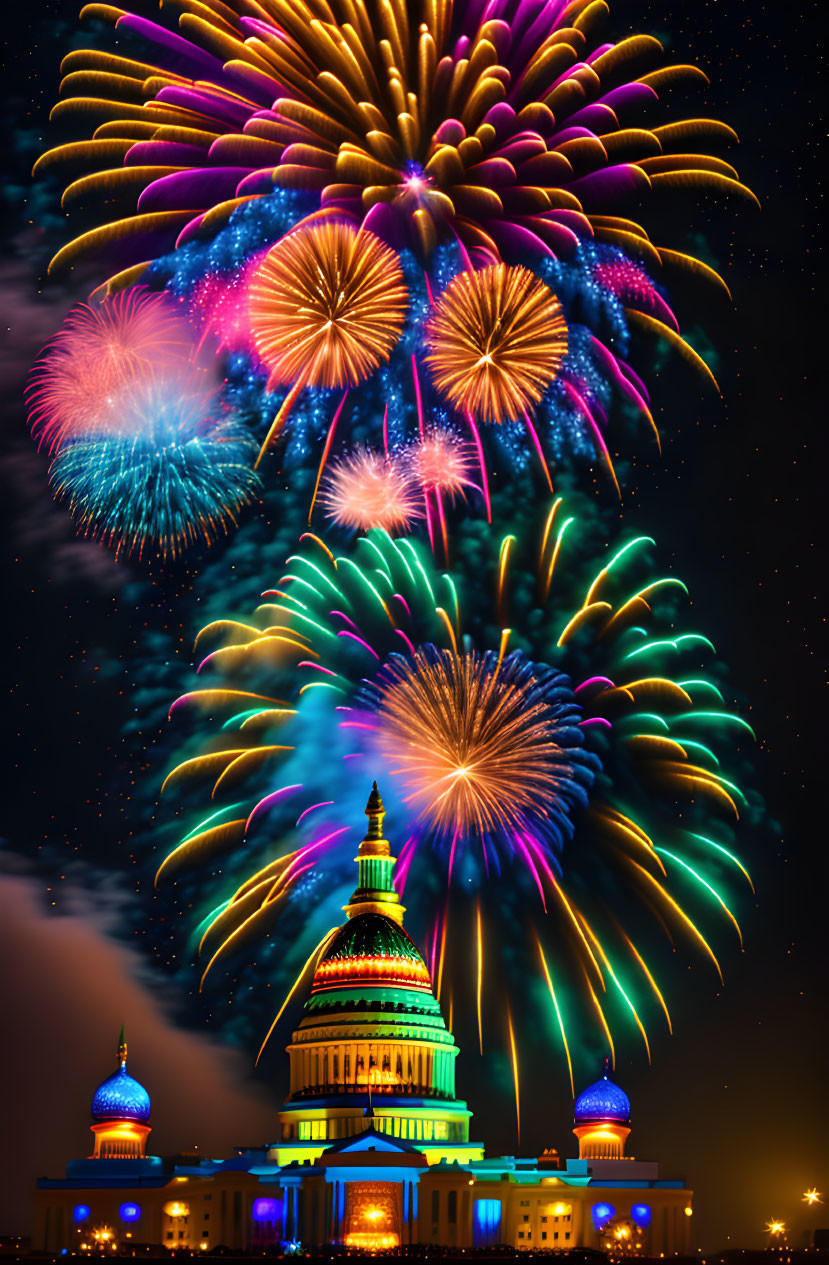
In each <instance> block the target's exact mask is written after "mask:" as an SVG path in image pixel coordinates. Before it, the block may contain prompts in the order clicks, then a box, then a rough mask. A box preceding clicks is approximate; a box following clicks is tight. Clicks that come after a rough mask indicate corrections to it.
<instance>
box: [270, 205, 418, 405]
mask: <svg viewBox="0 0 829 1265" xmlns="http://www.w3.org/2000/svg"><path fill="white" fill-rule="evenodd" d="M407 302H408V291H407V290H406V286H405V283H404V281H403V273H402V270H401V268H400V263H399V260H398V258H397V255H396V254H395V252H394V251H393V250H391V249H390V247H388V246H386V245H384V244H383V242H381V241H380V240H379V238H377V237H375V236H374V235H373V234H372V233H367V232H360V231H358V230H357V229H355V228H353V227H351V225H349V224H343V223H336V222H333V223H332V222H324V223H321V224H312V225H309V226H306V227H304V228H300V229H297V230H296V231H295V232H293V233H290V234H289V235H288V236H287V237H283V238H282V240H281V241H279V242H277V244H276V245H275V246H273V247H272V248H271V250H269V251H268V253H267V255H266V256H265V258H264V259H263V261H262V263H261V265H260V266H259V268H258V269H257V271H256V273H255V275H254V278H253V281H252V283H251V295H250V319H251V329H252V331H253V338H254V341H255V343H256V349H257V351H258V352H259V355H260V356H261V357H262V360H263V361H264V362H265V364H266V365H267V366H268V368H269V370H270V382H271V383H289V382H290V383H293V384H294V385H301V386H314V387H349V386H356V385H357V383H358V382H362V381H364V380H365V379H366V378H368V377H369V376H370V375H371V374H372V373H374V372H375V370H376V369H377V368H378V367H379V366H380V365H381V364H383V363H384V362H386V361H387V360H388V358H389V355H390V354H391V351H392V349H393V347H394V346H395V344H396V342H397V340H398V339H399V337H400V334H401V331H402V329H403V322H404V319H405V315H406V307H407Z"/></svg>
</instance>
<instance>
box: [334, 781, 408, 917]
mask: <svg viewBox="0 0 829 1265" xmlns="http://www.w3.org/2000/svg"><path fill="white" fill-rule="evenodd" d="M365 815H366V817H368V830H367V831H366V834H365V837H364V839H363V841H362V843H361V844H360V847H359V848H358V850H357V855H356V857H355V858H354V860H355V861H356V862H357V889H356V891H355V892H354V894H353V896H352V897H351V900H350V901H349V902H348V904H347V905H346V906H345V912H346V914H347V915H348V917H349V918H355V917H357V916H358V915H359V914H383V915H385V916H386V917H387V918H392V919H393V920H394V921H395V922H398V923H401V924H402V922H403V913H404V909H403V906H402V905H401V904H400V900H399V898H398V895H397V892H396V891H395V890H394V882H393V875H394V866H395V862H396V860H397V858H396V857H393V856H392V855H391V848H390V847H389V843H388V840H386V839H384V838H383V818H384V817H385V815H386V809H385V807H384V805H383V800H382V799H381V797H380V792H379V790H378V789H377V783H376V782H373V783H372V787H371V794H370V795H369V797H368V803H367V804H366V806H365Z"/></svg>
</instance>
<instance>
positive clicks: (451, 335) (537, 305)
mask: <svg viewBox="0 0 829 1265" xmlns="http://www.w3.org/2000/svg"><path fill="white" fill-rule="evenodd" d="M426 338H427V343H428V347H429V351H428V354H427V356H426V363H427V365H428V366H429V369H430V370H431V373H432V378H433V380H434V383H435V386H436V388H437V390H438V391H439V392H440V394H441V395H442V396H444V398H445V399H447V400H448V401H449V402H450V403H451V404H452V405H453V406H454V407H455V408H456V409H458V410H459V411H461V412H464V413H471V414H472V416H473V417H475V418H476V419H477V420H479V421H483V422H505V421H509V420H513V419H515V418H518V417H521V416H523V415H524V414H525V413H527V412H528V410H529V409H531V408H532V407H533V406H534V405H535V404H537V403H538V401H539V400H540V399H541V397H542V395H543V394H544V392H545V391H546V389H547V387H548V386H549V385H550V383H551V382H553V381H554V379H555V377H556V375H557V373H558V371H559V369H560V367H561V363H562V361H563V360H564V357H565V356H566V354H567V322H566V321H565V319H564V315H563V313H562V310H561V304H560V303H559V301H558V299H557V298H556V296H555V294H554V293H553V291H552V290H551V289H550V288H549V286H547V285H545V284H544V282H543V281H540V280H539V279H538V277H536V276H535V275H534V274H533V273H532V272H530V271H529V269H527V268H518V267H508V266H507V265H506V264H495V265H493V266H492V267H490V268H482V269H480V271H478V272H462V273H459V274H458V276H456V277H454V278H453V280H452V281H450V283H449V285H448V286H447V287H446V289H445V290H444V291H443V294H442V295H441V296H440V299H439V300H438V303H437V307H436V308H435V312H434V314H433V316H432V317H431V319H430V321H429V324H428V329H427V335H426Z"/></svg>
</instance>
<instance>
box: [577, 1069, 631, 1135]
mask: <svg viewBox="0 0 829 1265" xmlns="http://www.w3.org/2000/svg"><path fill="white" fill-rule="evenodd" d="M607 1073H608V1060H607V1059H605V1061H604V1071H603V1074H602V1078H601V1080H597V1081H596V1082H595V1084H593V1085H588V1087H587V1089H584V1090H582V1092H581V1093H580V1094H579V1096H578V1098H577V1099H576V1106H575V1111H574V1115H575V1119H576V1124H582V1123H584V1122H585V1121H588V1120H608V1121H614V1122H616V1123H618V1124H627V1123H628V1121H629V1120H630V1099H629V1098H628V1096H627V1094H626V1093H625V1091H624V1090H623V1089H620V1088H619V1086H618V1085H615V1084H614V1083H613V1081H612V1080H611V1079H610V1077H609V1076H608V1074H607Z"/></svg>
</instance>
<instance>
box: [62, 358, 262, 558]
mask: <svg viewBox="0 0 829 1265" xmlns="http://www.w3.org/2000/svg"><path fill="white" fill-rule="evenodd" d="M119 408H120V409H121V411H122V415H123V416H124V417H125V418H126V421H127V422H128V425H127V426H125V427H124V429H123V430H121V431H115V432H112V433H106V432H104V433H97V434H96V433H93V434H91V435H89V436H88V437H86V438H84V439H77V440H74V441H73V442H72V443H69V444H66V445H65V446H64V447H63V448H62V449H61V451H60V452H59V453H58V455H57V456H56V457H55V459H54V460H53V462H52V465H51V467H50V470H49V478H50V482H51V485H52V490H53V493H54V496H55V498H56V499H57V500H58V501H60V502H63V503H65V504H67V506H68V508H69V511H70V513H71V515H72V518H73V519H74V521H75V523H76V524H77V526H78V528H79V530H80V531H82V533H83V534H84V535H86V536H89V537H91V538H92V539H94V540H100V541H103V542H104V543H105V544H107V545H109V546H111V547H112V548H114V549H115V551H116V554H117V553H121V552H123V553H125V554H136V555H138V556H139V557H140V556H142V555H144V554H159V555H161V556H162V557H164V558H170V559H176V558H178V557H180V556H181V555H182V554H183V553H185V552H186V551H187V550H188V549H189V548H191V547H193V546H195V545H199V544H201V545H210V544H212V543H213V542H214V541H215V540H216V539H218V538H219V537H220V536H221V535H223V534H225V533H226V532H227V531H228V530H229V529H230V527H231V526H232V525H233V526H235V525H236V523H237V522H238V516H239V513H240V511H241V510H242V509H243V508H244V507H245V506H246V505H248V504H249V503H250V502H251V501H252V500H253V499H254V498H255V497H256V495H257V493H258V491H259V489H260V487H261V483H260V480H259V478H258V476H257V475H256V474H255V473H254V470H253V458H254V455H255V452H256V446H255V444H252V443H251V441H250V439H249V438H248V436H247V434H246V432H245V430H244V428H242V427H241V426H240V425H239V423H238V422H237V421H236V420H235V419H233V418H232V417H230V416H228V415H225V414H224V413H223V411H222V410H221V408H220V407H219V406H218V405H217V401H216V399H215V396H214V394H213V393H212V392H210V391H209V390H207V389H206V387H205V385H204V383H203V381H201V380H200V379H196V380H193V379H191V380H190V381H188V380H187V379H180V378H178V379H175V380H165V379H159V380H156V381H152V382H144V383H142V384H140V385H138V386H135V385H134V386H133V387H131V388H130V389H129V390H128V391H126V392H123V393H122V394H121V396H120V401H119Z"/></svg>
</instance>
